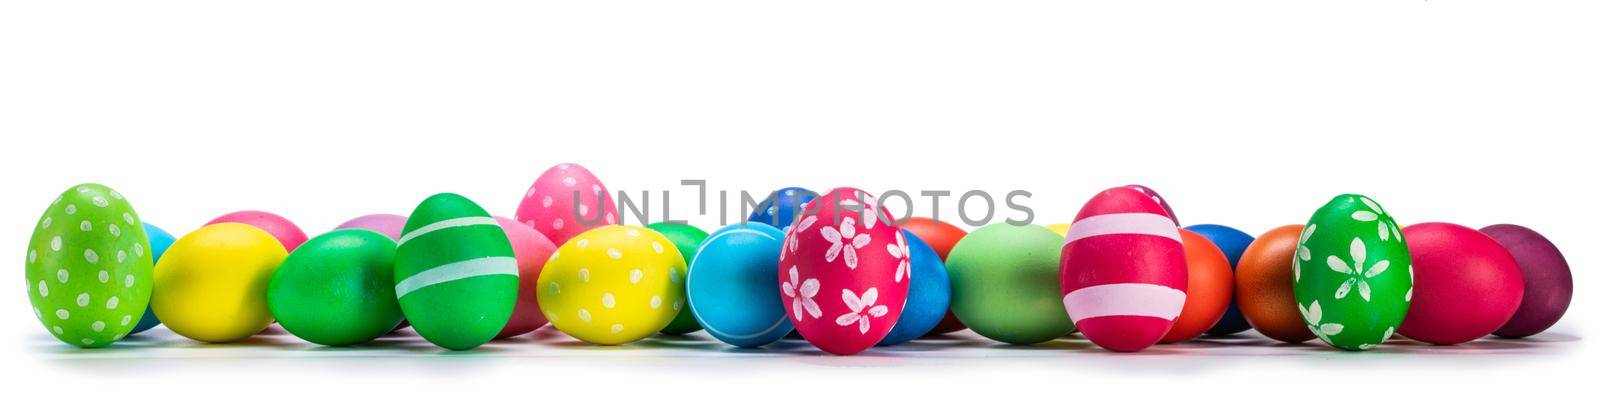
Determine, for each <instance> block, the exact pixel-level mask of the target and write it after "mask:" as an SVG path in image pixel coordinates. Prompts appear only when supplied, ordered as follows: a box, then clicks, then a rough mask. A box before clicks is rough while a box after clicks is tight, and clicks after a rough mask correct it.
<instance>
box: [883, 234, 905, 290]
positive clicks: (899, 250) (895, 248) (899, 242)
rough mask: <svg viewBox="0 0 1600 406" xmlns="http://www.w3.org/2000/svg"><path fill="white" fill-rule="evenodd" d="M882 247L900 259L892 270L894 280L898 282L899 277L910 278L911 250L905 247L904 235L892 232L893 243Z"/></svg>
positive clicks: (893, 256)
mask: <svg viewBox="0 0 1600 406" xmlns="http://www.w3.org/2000/svg"><path fill="white" fill-rule="evenodd" d="M884 247H885V248H886V249H888V250H889V256H890V257H892V258H894V259H897V260H900V265H899V266H896V267H895V270H894V281H895V282H899V281H901V279H910V278H911V251H910V250H908V249H906V237H905V236H904V235H901V234H900V233H898V232H896V233H894V244H884Z"/></svg>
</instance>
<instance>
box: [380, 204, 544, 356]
mask: <svg viewBox="0 0 1600 406" xmlns="http://www.w3.org/2000/svg"><path fill="white" fill-rule="evenodd" d="M398 243H399V246H398V247H397V248H396V249H395V258H394V282H395V285H394V293H395V296H396V297H399V298H400V310H401V311H402V312H403V313H404V314H405V317H406V320H407V321H409V322H410V323H411V329H412V330H413V331H416V332H417V334H418V335H421V336H422V338H424V339H427V340H428V342H430V343H433V344H434V345H437V346H440V347H444V348H448V349H452V350H466V349H471V348H474V347H477V346H479V345H483V344H484V343H487V342H489V340H492V339H494V337H495V336H496V335H498V334H499V333H500V330H501V329H503V328H505V326H506V322H508V321H510V320H511V312H512V310H513V308H515V307H516V304H517V286H518V283H517V282H518V281H517V279H518V275H519V271H518V268H517V257H516V254H515V252H514V251H512V248H511V241H510V240H509V239H507V238H506V233H505V231H503V230H501V229H500V223H499V222H497V221H495V219H494V218H493V217H490V216H489V213H488V212H486V211H484V210H483V208H482V207H479V206H478V204H477V203H473V202H472V201H471V200H467V198H465V197H462V196H461V195H457V194H452V193H441V194H436V195H433V196H431V197H429V198H427V199H426V200H423V201H422V203H421V204H419V205H417V208H416V210H414V211H412V212H411V217H410V218H408V219H407V220H406V228H405V232H404V233H403V234H401V236H400V240H399V241H398Z"/></svg>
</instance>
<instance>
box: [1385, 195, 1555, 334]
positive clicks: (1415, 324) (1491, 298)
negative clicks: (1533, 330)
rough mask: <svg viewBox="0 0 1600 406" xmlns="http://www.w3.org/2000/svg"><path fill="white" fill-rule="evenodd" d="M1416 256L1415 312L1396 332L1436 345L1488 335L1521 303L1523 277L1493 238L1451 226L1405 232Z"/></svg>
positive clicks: (1436, 225)
mask: <svg viewBox="0 0 1600 406" xmlns="http://www.w3.org/2000/svg"><path fill="white" fill-rule="evenodd" d="M1401 232H1402V233H1403V234H1404V236H1405V241H1406V248H1408V249H1410V250H1411V278H1412V281H1413V282H1412V284H1413V285H1414V288H1413V290H1412V292H1409V293H1407V294H1406V297H1407V298H1409V299H1410V300H1411V309H1410V310H1408V311H1406V318H1405V321H1404V322H1402V323H1400V329H1399V330H1396V332H1398V333H1400V335H1404V336H1406V337H1410V338H1411V339H1413V340H1417V341H1422V342H1427V343H1433V344H1458V343H1464V342H1467V341H1472V340H1475V339H1478V338H1479V337H1483V336H1486V335H1489V333H1492V332H1494V331H1495V330H1496V329H1499V328H1500V326H1503V325H1505V324H1506V321H1509V320H1511V315H1512V314H1513V313H1516V311H1517V305H1518V304H1520V303H1522V288H1523V287H1522V271H1521V270H1520V269H1519V268H1517V261H1516V260H1515V259H1513V258H1512V257H1511V253H1510V252H1508V251H1506V249H1505V247H1502V246H1500V243H1499V242H1495V240H1494V239H1493V238H1490V237H1489V236H1488V235H1486V234H1484V233H1482V232H1479V231H1478V230H1473V229H1471V228H1467V227H1463V226H1459V225H1455V224H1450V223H1422V224H1413V225H1410V226H1407V227H1406V228H1405V229H1403V230H1401Z"/></svg>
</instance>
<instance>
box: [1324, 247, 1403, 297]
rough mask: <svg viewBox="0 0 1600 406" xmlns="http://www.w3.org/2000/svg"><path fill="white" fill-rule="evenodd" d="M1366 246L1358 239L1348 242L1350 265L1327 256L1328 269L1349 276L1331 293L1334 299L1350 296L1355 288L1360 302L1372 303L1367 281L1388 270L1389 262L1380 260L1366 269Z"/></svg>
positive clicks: (1334, 256)
mask: <svg viewBox="0 0 1600 406" xmlns="http://www.w3.org/2000/svg"><path fill="white" fill-rule="evenodd" d="M1366 266H1367V244H1366V243H1364V242H1362V241H1361V238H1360V237H1357V238H1354V239H1351V240H1350V263H1348V264H1346V263H1345V262H1344V260H1342V259H1340V258H1339V257H1338V256H1336V255H1329V256H1328V268H1331V269H1333V271H1334V272H1338V273H1342V274H1346V275H1350V278H1349V279H1346V280H1345V281H1344V283H1342V284H1339V289H1338V290H1337V291H1335V292H1333V298H1334V299H1343V298H1344V297H1345V296H1349V295H1350V289H1351V288H1355V290H1356V291H1357V293H1360V294H1361V300H1363V301H1367V302H1370V301H1372V286H1371V285H1368V284H1367V279H1371V278H1375V277H1377V276H1378V275H1380V274H1383V272H1384V271H1387V270H1389V260H1387V259H1385V260H1380V261H1378V262H1377V263H1374V264H1372V267H1371V268H1367V267H1366Z"/></svg>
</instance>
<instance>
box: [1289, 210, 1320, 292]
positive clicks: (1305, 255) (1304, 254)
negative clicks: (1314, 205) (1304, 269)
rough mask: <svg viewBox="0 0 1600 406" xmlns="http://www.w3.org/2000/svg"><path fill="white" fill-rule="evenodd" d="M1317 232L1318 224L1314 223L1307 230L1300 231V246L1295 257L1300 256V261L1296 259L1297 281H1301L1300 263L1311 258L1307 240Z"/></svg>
mask: <svg viewBox="0 0 1600 406" xmlns="http://www.w3.org/2000/svg"><path fill="white" fill-rule="evenodd" d="M1316 232H1317V225H1316V224H1312V225H1311V227H1306V231H1305V232H1303V233H1300V246H1298V247H1295V250H1294V251H1295V257H1297V258H1300V260H1299V261H1294V280H1295V281H1296V282H1299V281H1300V263H1301V262H1304V261H1310V260H1311V249H1310V248H1306V240H1310V239H1311V234H1315V233H1316Z"/></svg>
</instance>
